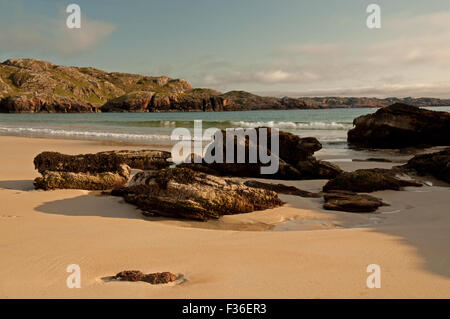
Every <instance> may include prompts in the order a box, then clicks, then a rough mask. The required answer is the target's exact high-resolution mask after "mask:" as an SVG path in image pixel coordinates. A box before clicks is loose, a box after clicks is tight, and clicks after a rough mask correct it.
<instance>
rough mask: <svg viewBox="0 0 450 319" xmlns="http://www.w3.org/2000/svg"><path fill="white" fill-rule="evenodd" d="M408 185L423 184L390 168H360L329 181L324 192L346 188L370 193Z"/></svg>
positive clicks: (398, 188)
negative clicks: (402, 177) (407, 178)
mask: <svg viewBox="0 0 450 319" xmlns="http://www.w3.org/2000/svg"><path fill="white" fill-rule="evenodd" d="M407 186H418V187H419V186H422V184H420V183H417V182H415V181H410V180H403V179H400V178H397V177H396V176H395V173H394V172H393V171H392V170H388V169H379V168H376V169H358V170H356V171H353V172H343V173H341V174H339V175H338V176H336V177H335V178H333V179H331V180H329V181H328V183H327V184H325V186H324V187H323V191H324V192H330V191H334V190H346V191H352V192H363V193H369V192H374V191H379V190H385V189H392V190H400V189H401V188H402V187H407Z"/></svg>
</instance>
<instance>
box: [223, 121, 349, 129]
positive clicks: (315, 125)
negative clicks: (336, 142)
mask: <svg viewBox="0 0 450 319" xmlns="http://www.w3.org/2000/svg"><path fill="white" fill-rule="evenodd" d="M231 124H233V125H234V126H238V127H258V126H267V127H276V128H290V129H308V130H349V129H351V128H352V126H353V125H352V124H350V123H337V122H309V123H302V122H275V121H268V122H261V121H256V122H249V121H232V122H231Z"/></svg>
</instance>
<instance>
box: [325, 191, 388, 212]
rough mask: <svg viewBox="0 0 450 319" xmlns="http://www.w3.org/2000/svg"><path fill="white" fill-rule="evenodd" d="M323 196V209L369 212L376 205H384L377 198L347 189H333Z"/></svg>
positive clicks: (372, 210)
mask: <svg viewBox="0 0 450 319" xmlns="http://www.w3.org/2000/svg"><path fill="white" fill-rule="evenodd" d="M323 198H324V200H325V202H324V204H323V208H324V209H327V210H338V211H344V212H350V213H371V212H374V211H376V210H377V208H378V207H380V206H384V205H386V204H384V203H383V202H382V201H381V199H379V198H376V197H373V196H370V195H367V194H357V193H354V192H349V191H333V192H331V193H326V194H324V195H323Z"/></svg>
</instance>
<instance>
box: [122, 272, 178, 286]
mask: <svg viewBox="0 0 450 319" xmlns="http://www.w3.org/2000/svg"><path fill="white" fill-rule="evenodd" d="M113 278H114V279H116V280H121V281H132V282H135V281H144V282H148V283H149V284H152V285H158V284H167V283H169V282H172V281H175V280H176V279H177V276H176V275H175V274H173V273H171V272H168V271H166V272H157V273H152V274H144V273H143V272H141V271H139V270H124V271H121V272H119V273H118V274H116V275H115V276H114V277H113Z"/></svg>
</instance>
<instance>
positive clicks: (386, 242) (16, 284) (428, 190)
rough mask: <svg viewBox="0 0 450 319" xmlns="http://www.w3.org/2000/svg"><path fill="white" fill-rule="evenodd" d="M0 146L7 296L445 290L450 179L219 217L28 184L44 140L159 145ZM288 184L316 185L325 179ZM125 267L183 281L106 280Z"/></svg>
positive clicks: (0, 240)
mask: <svg viewBox="0 0 450 319" xmlns="http://www.w3.org/2000/svg"><path fill="white" fill-rule="evenodd" d="M0 145H1V146H2V149H3V150H4V152H3V156H2V157H1V158H0V202H2V206H1V208H0V233H2V236H0V257H1V258H0V276H1V277H2V278H3V279H2V281H1V282H0V297H1V298H19V297H22V298H56V297H57V298H79V297H83V298H84V297H86V298H230V297H233V298H302V297H303V298H333V297H340V298H391V297H392V298H433V297H436V298H449V297H450V271H449V269H450V257H449V256H448V253H447V252H448V242H450V215H449V214H448V212H447V209H446V208H448V207H449V205H450V202H449V199H448V198H449V196H448V191H449V188H448V187H440V186H431V187H429V186H426V187H423V188H421V189H415V188H411V187H410V188H407V189H406V190H405V191H381V192H375V193H374V194H373V195H374V196H376V197H380V198H382V199H383V200H384V201H386V202H388V203H389V204H390V205H391V206H387V207H382V209H381V213H378V214H377V213H371V214H354V213H344V212H334V211H324V210H323V209H322V208H321V199H317V198H313V199H311V198H301V197H296V196H290V195H280V198H281V199H282V200H283V201H284V202H286V205H285V206H282V207H279V208H275V209H270V210H266V211H260V212H253V213H249V214H241V215H228V216H224V217H222V218H221V219H220V220H218V221H213V222H206V223H201V222H192V221H179V220H170V219H165V218H145V217H143V216H142V215H141V214H140V212H139V211H138V210H136V209H135V207H134V206H132V205H128V204H125V203H123V202H121V199H120V198H115V197H111V196H98V194H96V193H95V192H89V191H82V190H57V191H47V192H44V191H36V190H33V187H32V180H33V179H34V178H35V177H37V176H38V173H37V172H36V171H35V170H34V167H33V162H32V161H33V158H34V156H35V155H37V154H38V153H40V152H41V151H50V150H53V151H58V152H61V153H67V154H79V153H93V152H98V151H106V150H113V149H116V150H117V149H142V148H154V147H150V146H149V145H128V144H127V145H123V144H122V145H117V144H115V143H110V144H109V145H104V144H102V143H99V141H86V140H81V141H80V140H69V139H49V138H28V137H16V136H12V137H10V136H3V135H2V136H0ZM318 155H319V156H318V158H321V159H322V154H318ZM328 155H329V154H328ZM328 155H327V154H323V156H324V157H327V156H328ZM335 157H338V156H335ZM337 164H338V165H339V166H341V168H343V169H344V170H353V169H356V168H362V167H385V166H389V165H391V166H392V165H399V164H398V163H375V162H338V163H337ZM266 182H267V180H266ZM283 183H284V184H286V185H295V186H297V187H299V188H301V189H304V190H310V191H317V190H318V189H320V188H321V186H322V185H323V184H324V183H325V180H309V181H308V180H307V181H283ZM355 227H356V228H355ZM274 256H276V258H274ZM73 263H75V264H79V265H80V267H81V272H82V288H81V289H68V288H67V286H66V278H67V276H68V273H66V267H67V265H69V264H73ZM372 263H375V264H379V265H380V266H381V269H382V288H380V289H369V288H367V287H366V286H365V282H366V278H367V276H368V274H367V273H366V267H367V265H369V264H372ZM125 269H140V270H142V271H144V272H157V271H171V272H173V273H175V274H179V275H180V276H181V277H180V278H183V280H181V281H177V282H175V283H174V284H171V285H162V286H152V285H148V284H146V283H129V282H107V281H104V280H103V279H102V278H104V277H108V276H112V275H114V274H116V273H118V272H119V271H122V270H125ZM11 274H14V275H13V276H11ZM36 274H39V275H36Z"/></svg>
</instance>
